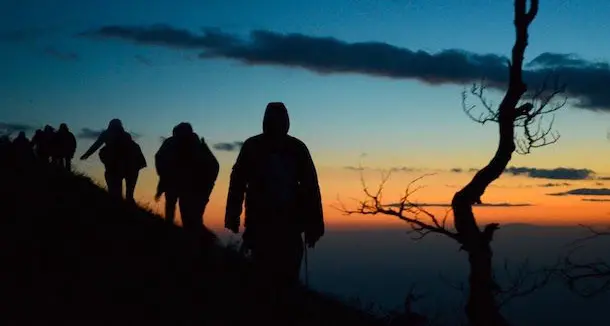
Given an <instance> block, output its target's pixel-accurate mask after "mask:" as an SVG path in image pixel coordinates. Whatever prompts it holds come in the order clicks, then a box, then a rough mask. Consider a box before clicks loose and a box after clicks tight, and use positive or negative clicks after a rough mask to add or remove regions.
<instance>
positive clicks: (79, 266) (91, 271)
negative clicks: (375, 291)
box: [0, 166, 380, 325]
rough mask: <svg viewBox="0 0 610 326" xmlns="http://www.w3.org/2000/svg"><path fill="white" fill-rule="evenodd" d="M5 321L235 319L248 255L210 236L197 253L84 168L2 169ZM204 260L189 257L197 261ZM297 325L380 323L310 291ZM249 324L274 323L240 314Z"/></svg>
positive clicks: (0, 294)
mask: <svg viewBox="0 0 610 326" xmlns="http://www.w3.org/2000/svg"><path fill="white" fill-rule="evenodd" d="M0 188H1V189H0V258H1V259H2V260H1V265H0V310H1V312H0V318H2V319H4V320H3V321H1V323H2V324H3V325H18V324H19V325H23V324H36V325H42V324H45V325H47V324H55V325H62V324H63V325H66V324H74V325H77V324H78V325H100V324H108V325H122V324H129V325H158V324H164V325H203V324H206V325H242V324H246V320H244V319H251V318H252V317H250V318H248V317H247V316H248V315H247V314H245V313H244V311H246V310H247V309H246V307H247V306H246V304H247V303H246V302H250V304H249V305H250V306H252V304H251V303H252V302H257V300H248V301H246V299H245V298H248V295H249V294H250V293H249V292H248V290H247V288H248V286H247V285H248V284H247V280H248V277H247V275H248V273H247V271H248V266H247V263H246V262H245V261H244V260H243V259H242V258H240V257H239V256H237V255H236V254H235V253H234V252H233V251H231V250H228V249H225V248H224V247H222V246H220V245H218V244H216V242H215V237H214V235H213V234H212V233H211V232H210V233H209V234H208V235H207V236H206V239H207V248H208V250H207V252H206V254H205V255H204V257H202V258H200V259H195V257H194V256H192V254H190V253H189V251H188V250H186V248H187V247H186V246H185V243H184V241H183V240H182V239H183V237H182V229H181V228H179V227H173V228H170V229H167V228H166V227H164V225H163V221H162V219H161V218H160V217H159V216H157V215H154V214H152V213H150V212H148V211H146V210H144V209H142V208H139V207H135V206H130V205H128V204H126V203H124V202H122V201H120V202H119V201H114V200H113V199H112V198H110V197H109V196H108V195H107V193H106V192H105V191H104V190H103V189H101V188H99V187H98V186H96V185H95V184H94V183H92V182H91V180H90V179H88V178H86V177H84V176H75V175H73V174H70V173H67V172H63V171H60V170H57V169H56V168H52V167H49V166H36V167H35V168H33V169H31V170H30V172H28V173H27V174H25V173H23V172H19V171H18V170H16V169H14V168H8V169H2V171H1V172H0ZM196 261H198V262H201V264H195V263H194V262H196ZM295 299H298V300H299V302H300V303H301V307H302V309H300V311H297V312H295V314H294V317H295V318H297V319H298V320H299V321H298V322H295V323H294V324H299V325H338V324H349V325H379V324H380V322H379V321H378V320H376V319H373V318H371V317H370V316H368V315H367V314H365V313H362V312H360V311H358V310H356V309H353V308H350V307H347V306H345V305H343V304H341V303H340V302H338V301H336V300H333V299H330V298H327V297H325V296H323V295H320V294H316V293H313V292H311V291H305V290H304V291H303V293H302V294H301V295H299V296H298V298H295ZM247 323H248V324H258V325H260V324H267V325H269V324H273V323H272V322H271V320H247Z"/></svg>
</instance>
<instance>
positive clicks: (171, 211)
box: [165, 191, 178, 225]
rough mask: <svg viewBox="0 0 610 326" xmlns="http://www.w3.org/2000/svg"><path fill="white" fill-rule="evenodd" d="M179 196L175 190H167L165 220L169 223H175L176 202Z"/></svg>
mask: <svg viewBox="0 0 610 326" xmlns="http://www.w3.org/2000/svg"><path fill="white" fill-rule="evenodd" d="M177 203H178V196H177V195H176V193H175V192H174V191H166V192H165V221H166V222H167V224H169V225H173V224H174V221H175V219H176V204H177Z"/></svg>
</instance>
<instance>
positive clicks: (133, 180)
mask: <svg viewBox="0 0 610 326" xmlns="http://www.w3.org/2000/svg"><path fill="white" fill-rule="evenodd" d="M139 174H140V171H131V172H128V173H127V174H126V175H125V199H127V201H129V202H132V203H135V201H136V200H135V197H134V193H135V191H136V184H137V183H138V175H139Z"/></svg>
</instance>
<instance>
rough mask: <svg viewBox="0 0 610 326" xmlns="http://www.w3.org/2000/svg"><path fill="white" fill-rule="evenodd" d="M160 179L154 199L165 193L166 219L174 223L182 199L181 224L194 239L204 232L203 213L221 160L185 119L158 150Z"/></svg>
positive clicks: (156, 164) (156, 157)
mask: <svg viewBox="0 0 610 326" xmlns="http://www.w3.org/2000/svg"><path fill="white" fill-rule="evenodd" d="M155 167H156V169H157V174H158V175H159V183H158V186H157V193H156V195H155V199H156V200H158V199H159V197H160V196H161V195H162V194H165V219H166V221H167V222H168V223H171V224H173V222H174V216H175V211H176V204H177V203H178V201H179V204H180V215H181V219H182V225H183V227H184V229H185V231H186V232H188V233H189V235H191V236H193V239H198V238H199V237H200V236H201V233H200V231H202V230H203V214H204V212H205V208H206V206H207V203H208V201H209V199H210V195H211V193H212V190H213V188H214V183H215V182H216V178H217V177H218V171H219V164H218V161H217V160H216V157H215V156H214V154H212V151H210V148H209V147H208V146H207V144H206V143H205V141H204V139H203V138H201V139H199V136H198V135H197V134H196V133H195V132H193V128H192V126H191V125H190V124H189V123H187V122H182V123H180V124H178V125H177V126H175V127H174V129H173V131H172V136H171V137H170V138H168V139H166V140H165V141H164V142H163V144H162V145H161V147H160V148H159V150H158V151H157V153H156V154H155Z"/></svg>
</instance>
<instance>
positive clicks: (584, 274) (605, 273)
mask: <svg viewBox="0 0 610 326" xmlns="http://www.w3.org/2000/svg"><path fill="white" fill-rule="evenodd" d="M581 226H582V227H583V228H585V229H587V231H588V233H589V236H587V237H584V238H581V239H578V240H576V241H574V242H573V243H572V245H580V244H582V243H585V242H588V241H591V240H595V239H598V238H600V237H610V229H608V230H604V231H601V230H599V229H595V228H593V227H590V226H585V225H581ZM581 248H582V247H580V246H579V247H576V248H575V249H574V250H573V251H571V252H570V254H568V255H567V257H566V258H565V260H564V263H563V266H562V268H561V269H560V273H561V275H562V276H563V278H564V280H565V282H566V284H567V286H568V288H569V289H570V290H571V291H572V292H574V293H576V294H578V295H580V296H583V297H587V298H588V297H593V296H596V295H599V294H602V293H605V292H607V291H610V262H608V261H605V260H602V259H597V260H594V261H586V262H576V261H575V260H574V258H573V256H574V253H575V252H576V251H577V250H578V249H581Z"/></svg>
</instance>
